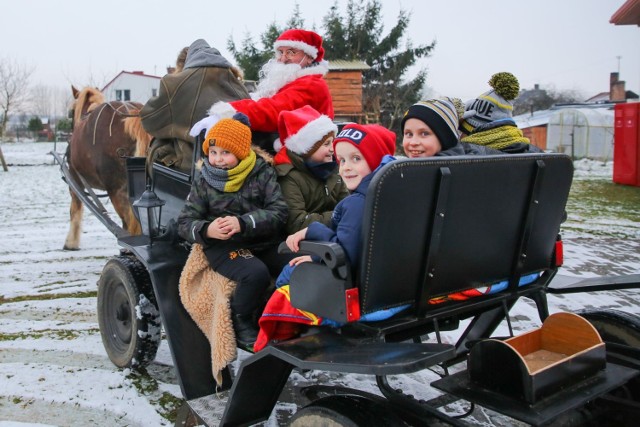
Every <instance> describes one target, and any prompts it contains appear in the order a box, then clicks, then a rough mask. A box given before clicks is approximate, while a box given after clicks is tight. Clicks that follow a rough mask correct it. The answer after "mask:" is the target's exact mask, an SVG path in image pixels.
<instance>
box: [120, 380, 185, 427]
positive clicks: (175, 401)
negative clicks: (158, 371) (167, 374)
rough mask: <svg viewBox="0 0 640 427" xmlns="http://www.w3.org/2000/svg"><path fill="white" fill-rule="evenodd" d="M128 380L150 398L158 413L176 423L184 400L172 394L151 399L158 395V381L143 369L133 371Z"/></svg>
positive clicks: (166, 393)
mask: <svg viewBox="0 0 640 427" xmlns="http://www.w3.org/2000/svg"><path fill="white" fill-rule="evenodd" d="M127 379H129V380H130V381H131V383H132V384H133V386H134V387H135V388H136V389H137V390H138V392H139V393H140V394H141V395H144V396H149V401H150V402H151V403H152V404H154V405H156V406H157V408H158V413H159V414H160V415H161V416H162V417H164V418H165V419H167V420H169V421H171V422H175V420H176V418H177V416H178V410H179V409H180V407H181V406H182V404H183V402H184V400H183V399H180V398H178V397H175V396H174V395H172V394H171V393H168V392H166V391H165V392H162V394H160V395H159V396H158V397H151V396H152V395H157V394H158V381H157V380H156V379H155V378H153V377H152V376H151V375H149V373H148V372H147V371H146V370H145V369H143V368H138V369H137V370H132V371H131V373H130V374H129V375H127Z"/></svg>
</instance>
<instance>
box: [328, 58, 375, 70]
mask: <svg viewBox="0 0 640 427" xmlns="http://www.w3.org/2000/svg"><path fill="white" fill-rule="evenodd" d="M370 68H371V67H370V66H368V65H367V64H366V63H365V62H364V61H357V60H356V61H347V60H344V59H332V60H329V71H337V70H363V71H364V70H368V69H370Z"/></svg>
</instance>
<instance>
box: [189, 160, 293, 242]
mask: <svg viewBox="0 0 640 427" xmlns="http://www.w3.org/2000/svg"><path fill="white" fill-rule="evenodd" d="M221 216H237V217H238V218H239V219H240V226H241V228H242V231H241V232H240V233H238V234H235V235H234V236H232V237H231V238H230V239H229V240H228V241H222V240H217V239H209V238H205V237H203V236H204V234H205V233H204V231H205V230H206V227H208V226H209V223H211V221H213V220H214V219H215V218H217V217H221ZM286 221H287V204H286V202H285V201H284V198H283V197H282V191H281V190H280V185H279V184H278V181H277V177H276V171H275V169H274V168H273V166H271V165H270V164H268V163H267V162H266V161H265V160H264V159H263V158H261V157H260V156H258V157H257V158H256V165H255V166H254V168H253V170H252V171H251V173H249V175H248V176H247V178H246V179H245V181H244V183H243V184H242V187H241V188H240V190H239V191H237V192H235V193H231V192H226V193H225V192H222V191H219V190H216V189H215V188H213V187H211V186H210V185H209V184H208V183H207V182H206V181H205V179H204V177H202V175H201V174H198V175H197V176H196V178H195V179H194V181H193V184H192V186H191V192H190V193H189V196H188V197H187V200H186V203H185V205H184V207H183V208H182V211H181V212H180V215H178V234H179V235H180V237H182V238H183V239H185V240H187V241H189V242H192V243H200V244H202V245H204V246H205V247H210V246H215V245H221V246H224V247H225V250H226V248H228V247H229V245H233V246H236V245H235V244H237V248H238V249H239V248H245V249H256V250H261V249H265V248H267V247H269V246H273V245H276V244H278V243H279V242H280V241H281V240H282V237H283V235H282V230H283V227H284V225H285V223H286Z"/></svg>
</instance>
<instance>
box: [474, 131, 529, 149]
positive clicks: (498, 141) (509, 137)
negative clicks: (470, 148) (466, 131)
mask: <svg viewBox="0 0 640 427" xmlns="http://www.w3.org/2000/svg"><path fill="white" fill-rule="evenodd" d="M461 141H462V142H469V143H471V144H476V145H484V146H485V147H490V148H495V149H496V150H501V149H503V148H506V147H508V146H510V145H513V144H515V143H518V142H522V143H525V144H529V138H525V137H524V135H523V134H522V131H521V130H520V129H518V128H517V127H515V126H499V127H495V128H492V129H487V130H483V131H480V132H478V133H472V134H471V135H469V136H466V137H464V138H462V139H461Z"/></svg>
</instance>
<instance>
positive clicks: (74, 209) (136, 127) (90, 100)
mask: <svg viewBox="0 0 640 427" xmlns="http://www.w3.org/2000/svg"><path fill="white" fill-rule="evenodd" d="M71 89H72V92H73V97H74V99H75V101H74V103H73V106H72V114H73V115H72V116H71V117H73V135H72V137H71V140H70V141H69V145H68V147H67V153H66V157H67V162H68V165H69V172H70V174H71V176H72V178H73V179H74V180H75V181H77V182H79V183H82V184H83V185H84V186H85V188H91V189H97V190H102V191H106V192H107V194H108V195H109V199H110V200H111V203H113V207H114V209H115V211H116V212H117V214H118V216H120V219H121V220H122V227H123V228H124V229H126V230H127V231H128V232H129V233H131V234H140V224H139V223H138V221H137V219H136V218H135V216H134V214H133V209H132V207H131V203H130V202H129V196H128V190H127V172H126V166H125V157H129V156H145V155H146V152H147V148H148V147H149V142H150V141H151V135H149V134H148V133H146V132H145V131H144V129H143V128H142V125H141V124H140V117H139V112H140V109H141V108H142V104H140V103H135V102H120V101H112V102H104V95H103V94H102V93H101V92H100V91H99V90H97V89H95V88H91V87H85V88H84V89H82V90H80V91H78V90H77V89H76V88H75V87H73V86H72V87H71ZM69 192H70V193H71V208H70V216H71V225H70V227H69V233H68V234H67V238H66V240H65V243H64V249H67V250H77V249H79V247H80V233H81V223H82V214H83V209H84V207H83V205H82V202H81V201H80V199H79V198H78V196H77V195H76V194H75V193H74V192H73V191H71V190H69Z"/></svg>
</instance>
